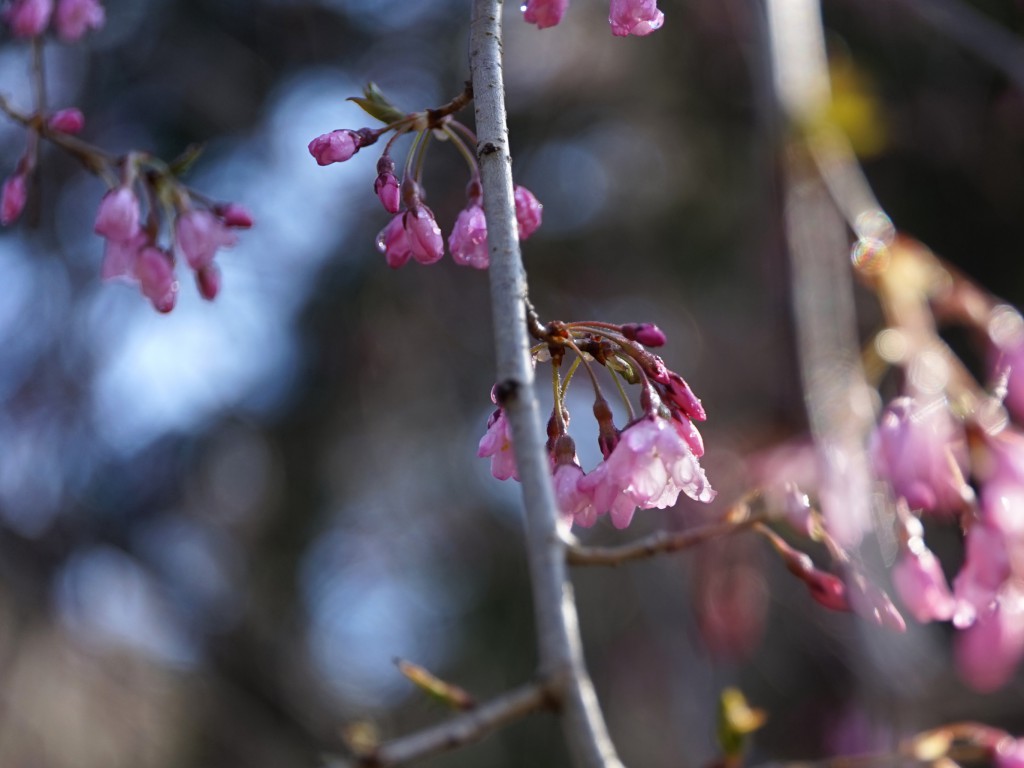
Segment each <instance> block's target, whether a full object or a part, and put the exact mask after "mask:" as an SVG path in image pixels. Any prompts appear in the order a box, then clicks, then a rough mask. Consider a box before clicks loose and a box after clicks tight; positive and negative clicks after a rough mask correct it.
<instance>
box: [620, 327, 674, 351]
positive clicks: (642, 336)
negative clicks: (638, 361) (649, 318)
mask: <svg viewBox="0 0 1024 768" xmlns="http://www.w3.org/2000/svg"><path fill="white" fill-rule="evenodd" d="M622 335H623V336H625V337H626V338H627V339H632V340H633V341H639V342H640V343H641V344H643V345H644V346H647V347H661V346H664V345H665V342H666V341H668V339H667V338H665V332H664V331H662V330H661V328H659V327H658V326H656V325H655V324H654V323H626V324H625V325H624V326H622Z"/></svg>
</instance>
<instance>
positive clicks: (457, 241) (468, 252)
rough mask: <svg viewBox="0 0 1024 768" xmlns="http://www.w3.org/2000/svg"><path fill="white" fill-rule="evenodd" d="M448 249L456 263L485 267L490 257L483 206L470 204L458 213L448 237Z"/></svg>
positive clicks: (465, 265) (489, 261)
mask: <svg viewBox="0 0 1024 768" xmlns="http://www.w3.org/2000/svg"><path fill="white" fill-rule="evenodd" d="M448 249H449V250H450V251H451V252H452V259H453V260H454V261H455V263H456V264H459V265H461V266H463V267H475V268H476V269H487V267H488V265H489V264H490V263H491V257H490V253H489V252H488V250H487V219H486V218H484V209H483V208H481V207H480V206H479V205H471V206H470V207H469V208H464V209H463V210H462V211H461V212H460V213H459V217H458V218H457V219H456V220H455V227H454V228H453V229H452V233H451V235H450V236H449V237H448Z"/></svg>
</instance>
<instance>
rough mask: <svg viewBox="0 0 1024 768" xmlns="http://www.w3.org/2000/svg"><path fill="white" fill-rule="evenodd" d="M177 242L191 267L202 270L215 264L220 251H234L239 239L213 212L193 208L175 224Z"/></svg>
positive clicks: (180, 215) (175, 239)
mask: <svg viewBox="0 0 1024 768" xmlns="http://www.w3.org/2000/svg"><path fill="white" fill-rule="evenodd" d="M174 242H175V245H176V247H177V250H178V253H179V254H180V255H183V256H184V257H185V259H186V261H188V265H189V266H190V267H192V269H195V270H200V269H203V268H204V267H206V266H208V265H209V264H211V263H212V262H213V259H214V257H215V256H216V255H217V250H218V249H220V248H230V247H231V246H233V245H234V244H235V243H236V242H238V237H237V236H236V235H235V233H234V232H232V231H231V230H230V229H229V228H228V227H227V225H226V224H225V223H224V221H223V220H222V219H220V218H218V217H217V216H215V215H214V214H213V213H211V212H210V211H208V210H205V209H203V208H190V209H188V210H187V211H185V212H184V213H181V214H179V215H178V218H177V219H176V220H175V222H174Z"/></svg>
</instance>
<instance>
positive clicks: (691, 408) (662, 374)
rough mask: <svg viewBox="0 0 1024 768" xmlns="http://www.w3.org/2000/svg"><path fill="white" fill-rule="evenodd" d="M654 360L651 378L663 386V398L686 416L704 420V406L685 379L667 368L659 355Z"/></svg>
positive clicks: (705, 416) (705, 415) (705, 417)
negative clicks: (654, 365)
mask: <svg viewBox="0 0 1024 768" xmlns="http://www.w3.org/2000/svg"><path fill="white" fill-rule="evenodd" d="M655 360H656V367H655V371H654V372H653V373H652V374H651V378H652V379H654V380H655V381H656V382H658V383H659V384H661V385H662V386H663V387H664V388H665V399H667V400H668V401H669V402H670V403H672V404H673V405H674V406H676V407H677V408H679V410H681V411H682V412H683V414H684V415H685V416H686V417H687V418H690V419H693V420H694V421H704V420H706V419H707V417H708V415H707V413H706V412H705V410H704V406H703V404H701V402H700V398H699V397H697V395H695V394H694V392H693V390H692V389H690V385H689V384H687V383H686V379H684V378H683V377H682V376H680V375H679V374H678V373H676V372H675V371H670V370H668V368H666V367H665V364H664V362H662V360H661V358H660V357H656V358H655Z"/></svg>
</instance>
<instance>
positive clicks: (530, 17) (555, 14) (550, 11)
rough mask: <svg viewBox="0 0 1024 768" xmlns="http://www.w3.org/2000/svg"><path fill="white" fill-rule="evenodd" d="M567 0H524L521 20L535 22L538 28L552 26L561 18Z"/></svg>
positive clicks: (566, 5)
mask: <svg viewBox="0 0 1024 768" xmlns="http://www.w3.org/2000/svg"><path fill="white" fill-rule="evenodd" d="M568 7H569V0H526V4H525V5H523V20H524V21H528V22H529V23H531V24H536V25H537V28H538V29H544V28H545V27H553V26H555V25H556V24H557V23H558V22H560V21H561V20H562V17H563V16H564V15H565V11H566V9H567V8H568Z"/></svg>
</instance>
